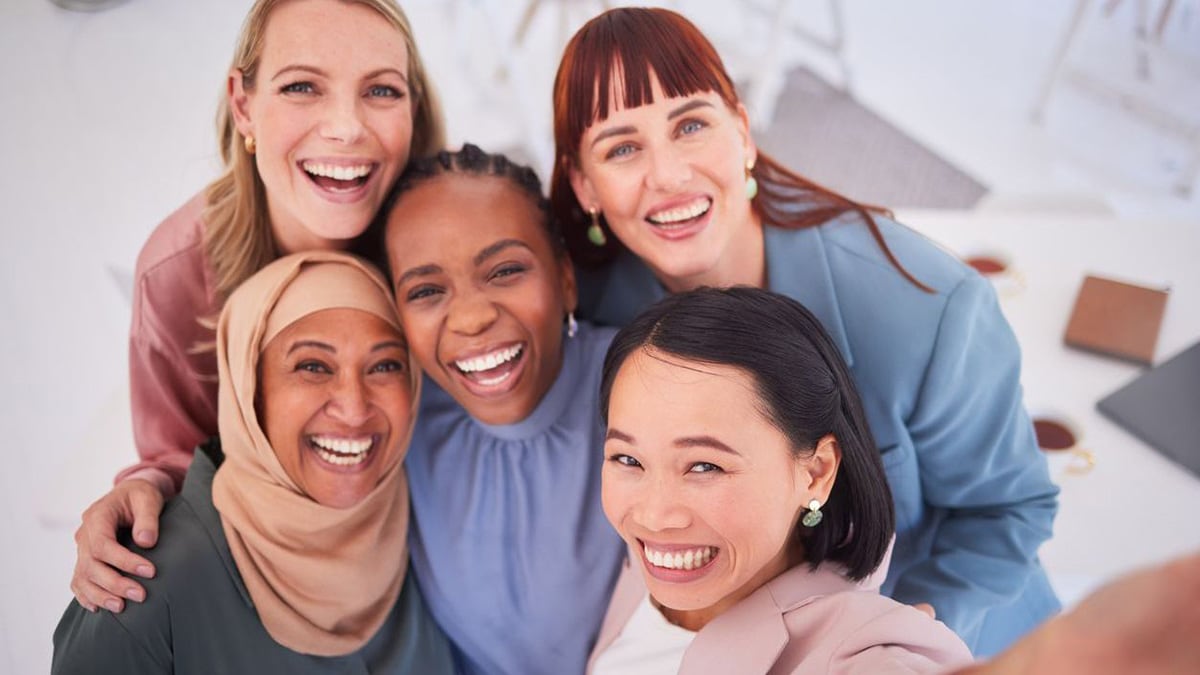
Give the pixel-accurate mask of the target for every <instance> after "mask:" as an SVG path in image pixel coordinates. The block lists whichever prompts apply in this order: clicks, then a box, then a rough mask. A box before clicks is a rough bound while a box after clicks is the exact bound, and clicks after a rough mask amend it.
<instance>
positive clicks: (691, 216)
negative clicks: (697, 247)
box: [646, 197, 712, 229]
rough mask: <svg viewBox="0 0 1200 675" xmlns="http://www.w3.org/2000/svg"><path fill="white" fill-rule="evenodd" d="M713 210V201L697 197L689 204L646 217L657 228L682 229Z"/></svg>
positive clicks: (656, 212)
mask: <svg viewBox="0 0 1200 675" xmlns="http://www.w3.org/2000/svg"><path fill="white" fill-rule="evenodd" d="M711 209H712V199H709V198H708V197H697V198H696V199H694V200H692V201H691V202H689V203H687V204H683V205H681V206H676V207H673V208H669V209H663V210H661V211H655V212H654V213H651V214H649V215H647V216H646V220H647V221H648V222H649V223H650V224H651V225H653V226H655V227H660V228H666V229H670V228H680V227H686V226H688V225H691V224H692V223H694V222H695V221H696V220H697V219H699V218H702V217H703V216H704V215H705V214H707V213H708V212H709V211H710V210H711Z"/></svg>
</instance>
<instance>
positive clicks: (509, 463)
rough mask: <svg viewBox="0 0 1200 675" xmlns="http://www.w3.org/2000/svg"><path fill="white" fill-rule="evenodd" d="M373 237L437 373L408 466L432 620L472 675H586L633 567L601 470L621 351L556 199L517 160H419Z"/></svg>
mask: <svg viewBox="0 0 1200 675" xmlns="http://www.w3.org/2000/svg"><path fill="white" fill-rule="evenodd" d="M372 227H373V228H374V229H373V234H374V239H375V242H376V243H377V244H378V246H377V250H378V251H381V252H382V251H386V258H387V260H386V261H385V262H386V266H387V268H388V279H389V281H390V283H391V284H392V286H393V289H394V291H395V294H396V306H397V309H398V310H399V313H400V317H401V320H402V323H403V325H404V330H405V333H406V335H407V336H408V339H409V344H410V345H411V348H412V351H413V355H414V356H415V358H416V359H417V361H418V362H419V363H420V365H421V368H422V370H423V371H424V372H425V382H424V389H423V391H422V394H421V405H420V410H421V413H420V415H421V422H420V424H418V425H417V429H416V431H415V432H414V434H415V435H414V437H413V442H412V450H411V451H410V452H409V455H408V459H407V460H406V466H407V468H408V473H409V484H410V486H411V491H412V507H413V509H412V516H413V518H412V527H411V530H410V547H411V552H412V569H413V571H414V573H415V576H416V579H417V581H418V584H419V585H420V588H421V591H422V594H423V596H424V597H425V599H426V601H427V603H428V605H429V608H430V612H431V613H432V614H433V615H434V618H435V619H436V620H437V621H438V623H439V624H440V625H441V626H442V627H443V628H444V629H445V630H446V632H447V635H448V637H449V638H450V640H451V642H452V644H453V646H454V651H455V658H456V664H457V665H458V667H459V669H460V671H462V672H466V673H555V674H557V673H580V672H583V669H584V665H585V663H586V660H587V656H588V652H589V649H590V648H591V645H592V642H593V641H594V640H595V636H596V634H597V632H598V630H599V626H600V621H601V619H602V618H603V616H604V609H605V607H606V606H607V605H608V599H609V594H610V591H611V589H612V585H613V583H614V581H615V579H616V575H617V572H618V568H619V565H620V564H621V562H620V561H621V559H622V557H623V555H624V546H623V544H622V543H621V540H620V539H619V538H618V537H617V535H616V533H614V532H613V531H612V529H611V528H610V527H609V525H608V522H607V521H606V520H605V518H604V513H603V511H602V510H601V507H600V469H601V464H600V462H598V461H597V460H596V458H597V457H599V456H600V450H601V448H602V447H603V446H604V426H603V423H602V422H601V420H600V417H599V413H598V405H597V396H598V393H599V380H600V370H601V364H602V363H603V361H604V353H605V350H606V349H607V348H608V344H609V342H610V341H611V339H612V335H613V333H612V332H611V331H608V330H606V329H598V328H593V327H591V326H588V325H586V324H584V323H582V322H579V323H577V322H576V321H575V320H574V316H573V312H574V310H575V305H576V292H575V276H574V273H573V272H572V269H571V263H570V261H569V260H568V258H567V255H566V250H565V248H564V245H563V240H562V237H561V235H560V234H559V232H558V230H557V229H556V227H555V224H554V221H553V220H552V219H551V218H550V215H549V208H548V203H547V200H546V199H545V197H544V196H543V194H542V190H541V184H540V183H539V181H538V178H537V176H536V174H534V172H533V171H532V170H530V169H528V168H526V167H522V166H519V165H516V164H514V163H512V162H510V161H509V160H508V159H506V158H505V157H503V156H501V155H491V154H487V153H485V152H483V151H482V150H480V149H479V148H477V147H475V146H472V145H467V146H464V147H463V149H462V150H460V151H458V152H442V153H440V154H438V155H435V156H433V157H430V158H428V159H424V160H418V161H417V162H415V163H414V164H412V165H411V166H410V167H409V168H408V170H407V171H406V172H405V173H404V174H403V175H402V176H401V178H400V180H399V181H398V183H397V185H396V187H395V189H394V190H393V192H392V194H391V195H390V196H389V198H388V199H387V200H386V201H385V202H384V207H383V209H382V210H381V212H380V214H379V216H378V217H377V218H376V221H375V223H374V224H373V225H372ZM382 255H383V254H382V253H381V257H382ZM381 262H383V261H381Z"/></svg>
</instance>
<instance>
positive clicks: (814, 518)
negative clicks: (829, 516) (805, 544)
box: [800, 499, 825, 527]
mask: <svg viewBox="0 0 1200 675" xmlns="http://www.w3.org/2000/svg"><path fill="white" fill-rule="evenodd" d="M824 517H825V514H823V513H821V502H819V501H817V500H816V499H814V500H812V501H810V502H809V503H808V513H805V514H804V517H803V518H801V519H800V522H801V523H802V524H803V525H804V526H805V527H816V526H818V525H820V524H821V519H822V518H824Z"/></svg>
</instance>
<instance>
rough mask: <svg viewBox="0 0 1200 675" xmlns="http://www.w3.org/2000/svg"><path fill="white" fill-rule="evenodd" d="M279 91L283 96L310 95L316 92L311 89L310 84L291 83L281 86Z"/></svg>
mask: <svg viewBox="0 0 1200 675" xmlns="http://www.w3.org/2000/svg"><path fill="white" fill-rule="evenodd" d="M279 91H280V92H282V93H284V94H311V93H313V92H314V91H316V88H315V87H313V85H312V82H293V83H291V84H285V85H283V86H282V87H280V89H279Z"/></svg>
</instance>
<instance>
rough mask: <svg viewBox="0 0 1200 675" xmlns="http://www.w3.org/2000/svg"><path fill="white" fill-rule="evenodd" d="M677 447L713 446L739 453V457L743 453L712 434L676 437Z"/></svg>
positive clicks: (724, 450) (734, 453)
mask: <svg viewBox="0 0 1200 675" xmlns="http://www.w3.org/2000/svg"><path fill="white" fill-rule="evenodd" d="M675 447H677V448H712V449H713V450H720V451H721V452H728V453H730V454H733V455H737V456H738V457H741V456H742V453H740V452H738V451H737V450H734V449H733V448H731V447H729V446H728V445H725V444H724V443H722V442H721V441H719V440H717V439H716V438H713V437H712V436H684V437H683V438H676V439H675Z"/></svg>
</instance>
